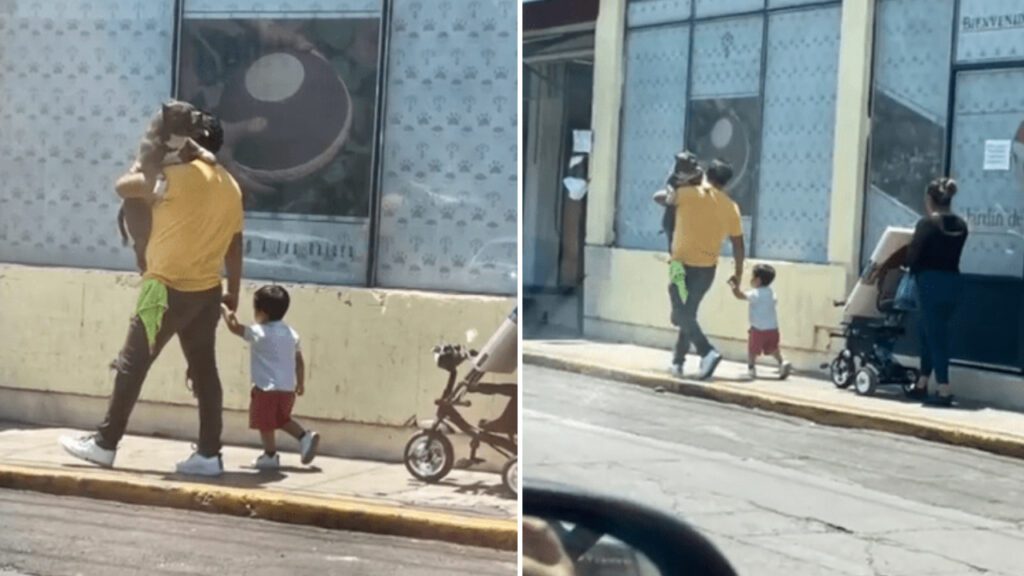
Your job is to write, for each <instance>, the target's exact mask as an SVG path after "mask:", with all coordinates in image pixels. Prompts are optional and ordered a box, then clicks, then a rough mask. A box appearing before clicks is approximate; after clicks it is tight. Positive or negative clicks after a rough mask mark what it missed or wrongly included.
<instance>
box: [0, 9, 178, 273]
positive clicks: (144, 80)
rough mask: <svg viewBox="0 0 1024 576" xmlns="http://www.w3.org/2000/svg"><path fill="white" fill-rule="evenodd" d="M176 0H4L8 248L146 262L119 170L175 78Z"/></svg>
mask: <svg viewBox="0 0 1024 576" xmlns="http://www.w3.org/2000/svg"><path fill="white" fill-rule="evenodd" d="M173 45H174V2H173V1H171V0H163V1H156V0H107V1H106V2H102V3H99V2H92V3H89V2H75V1H60V2H57V1H51V0H47V1H40V2H13V3H12V2H0V260H2V261H4V262H17V263H23V264H41V265H52V266H77V267H95V268H108V269H110V268H112V269H122V270H127V269H132V268H134V265H135V263H134V258H133V256H132V253H131V250H129V249H127V248H125V247H123V246H122V245H121V238H120V235H119V234H118V232H117V224H116V218H117V211H118V202H117V199H116V196H115V194H114V188H113V183H114V180H115V179H116V178H117V177H118V176H119V175H120V174H122V173H123V172H124V171H125V170H127V169H128V167H129V166H130V165H131V161H132V159H133V158H134V157H135V154H136V153H137V152H138V145H139V141H140V140H141V139H142V135H143V133H144V132H145V129H146V126H147V125H148V123H149V119H150V117H151V115H152V113H153V111H154V110H155V109H156V107H157V106H158V105H159V102H160V101H161V100H162V99H164V98H166V97H167V95H168V94H170V90H171V85H172V80H173V76H172V74H173V62H174V57H173V49H172V47H173Z"/></svg>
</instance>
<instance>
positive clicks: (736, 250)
mask: <svg viewBox="0 0 1024 576" xmlns="http://www.w3.org/2000/svg"><path fill="white" fill-rule="evenodd" d="M729 240H730V241H731V242H732V258H733V260H735V261H736V272H735V274H733V277H732V278H730V280H729V281H730V283H732V281H733V280H735V284H736V285H737V286H739V285H740V282H742V281H743V260H744V259H745V258H746V251H747V247H746V243H745V242H744V241H743V234H740V235H739V236H731V237H730V238H729Z"/></svg>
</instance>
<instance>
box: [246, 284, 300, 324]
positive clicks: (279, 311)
mask: <svg viewBox="0 0 1024 576" xmlns="http://www.w3.org/2000/svg"><path fill="white" fill-rule="evenodd" d="M290 304H291V298H290V297H289V296H288V291H287V290H285V289H284V288H282V287H281V286H276V285H270V286H264V287H262V288H260V289H259V290H257V291H256V295H255V296H253V307H254V308H256V311H257V312H263V313H264V314H266V315H267V319H269V320H270V321H271V322H277V321H278V320H281V319H282V318H284V315H285V314H287V313H288V306H289V305H290Z"/></svg>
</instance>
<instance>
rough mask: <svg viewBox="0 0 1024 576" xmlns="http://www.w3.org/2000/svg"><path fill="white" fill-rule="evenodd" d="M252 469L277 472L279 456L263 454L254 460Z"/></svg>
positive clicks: (279, 465)
mask: <svg viewBox="0 0 1024 576" xmlns="http://www.w3.org/2000/svg"><path fill="white" fill-rule="evenodd" d="M252 467H253V468H255V469H257V470H277V469H278V468H280V467H281V455H280V454H274V455H273V456H271V455H270V454H267V453H266V452H264V453H263V454H260V455H259V457H258V458H256V460H254V461H253V463H252Z"/></svg>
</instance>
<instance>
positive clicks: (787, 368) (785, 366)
mask: <svg viewBox="0 0 1024 576" xmlns="http://www.w3.org/2000/svg"><path fill="white" fill-rule="evenodd" d="M792 373H793V365H792V364H790V363H789V362H783V363H782V364H781V365H780V366H779V380H785V379H786V378H789V375H790V374H792Z"/></svg>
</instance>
